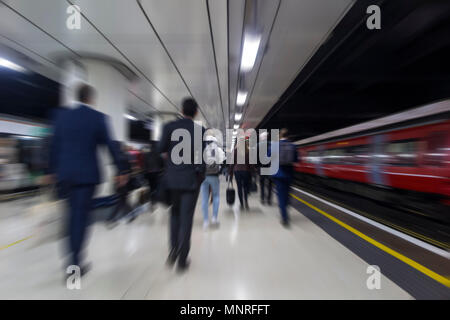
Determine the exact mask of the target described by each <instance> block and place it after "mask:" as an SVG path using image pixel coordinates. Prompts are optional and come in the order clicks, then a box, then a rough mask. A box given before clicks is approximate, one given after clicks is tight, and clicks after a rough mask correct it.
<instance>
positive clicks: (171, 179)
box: [158, 99, 206, 272]
mask: <svg viewBox="0 0 450 320" xmlns="http://www.w3.org/2000/svg"><path fill="white" fill-rule="evenodd" d="M197 109H198V105H197V103H196V102H195V100H193V99H185V100H184V101H183V109H182V112H183V116H184V117H183V119H180V120H176V121H173V122H170V123H168V124H167V125H166V126H165V127H164V129H163V132H162V137H161V141H160V144H159V146H158V152H159V153H165V154H166V159H167V164H166V170H165V173H164V175H163V178H162V179H163V182H162V183H163V184H164V185H165V188H166V189H167V190H168V192H169V193H170V201H171V205H172V208H171V215H170V253H169V257H168V259H167V263H168V265H170V266H173V265H174V264H175V262H176V260H177V259H178V266H177V270H178V271H179V272H182V271H185V270H186V269H187V268H188V267H189V261H188V259H187V257H188V254H189V249H190V242H191V233H192V220H193V217H194V211H195V205H196V203H197V198H198V194H199V190H200V185H201V183H202V182H203V180H204V177H205V170H206V167H205V164H204V163H203V150H204V148H205V144H204V142H203V134H204V132H205V128H203V127H201V126H199V125H197V124H196V123H194V121H193V119H194V118H195V116H196V114H197ZM172 139H174V140H175V141H172ZM181 144H183V145H184V146H186V148H190V150H186V149H181V150H180V145H181ZM172 151H173V152H172ZM188 151H190V152H188ZM184 152H187V153H184ZM172 153H173V154H172ZM182 158H183V159H182Z"/></svg>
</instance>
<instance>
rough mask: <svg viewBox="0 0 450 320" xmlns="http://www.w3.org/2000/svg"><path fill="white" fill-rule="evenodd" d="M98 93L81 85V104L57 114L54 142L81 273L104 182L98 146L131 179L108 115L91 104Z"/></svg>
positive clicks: (55, 174)
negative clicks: (98, 187)
mask: <svg viewBox="0 0 450 320" xmlns="http://www.w3.org/2000/svg"><path fill="white" fill-rule="evenodd" d="M95 95H96V93H95V90H94V89H93V88H92V87H91V86H88V85H81V86H80V88H79V89H78V101H80V104H79V105H78V106H77V107H76V108H75V109H70V110H65V111H63V112H60V113H59V114H58V115H57V118H56V119H55V123H54V132H53V139H52V141H51V146H50V165H49V168H50V174H51V175H52V176H51V177H52V178H51V180H56V182H57V183H58V185H59V186H60V190H61V193H60V195H62V196H63V197H64V198H67V201H68V206H69V217H68V219H69V223H68V227H69V230H68V231H69V252H70V264H72V265H76V266H79V267H80V269H81V274H84V273H85V272H87V271H88V270H87V266H86V265H80V262H81V261H80V258H81V257H80V253H81V250H82V247H83V242H84V238H85V234H86V228H87V225H88V218H89V211H90V210H91V205H92V198H93V196H94V191H95V187H96V185H98V184H99V183H100V173H99V164H98V159H97V147H98V146H100V145H105V146H107V147H108V149H109V151H110V153H111V155H112V158H113V160H114V163H115V165H116V167H117V169H118V172H119V174H120V175H119V176H118V180H119V184H121V185H123V184H124V183H125V182H126V179H127V176H126V175H124V174H122V172H123V170H125V168H122V165H121V162H120V156H119V150H117V148H116V146H115V144H114V143H113V140H112V139H111V136H110V133H109V130H108V125H107V120H106V116H105V115H104V114H103V113H101V112H98V111H96V110H94V109H92V107H91V105H93V104H94V103H95Z"/></svg>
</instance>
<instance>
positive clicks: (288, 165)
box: [272, 128, 298, 227]
mask: <svg viewBox="0 0 450 320" xmlns="http://www.w3.org/2000/svg"><path fill="white" fill-rule="evenodd" d="M287 135H288V131H287V129H285V128H283V129H281V130H280V141H279V142H273V143H272V145H273V144H275V143H278V147H279V148H278V157H276V156H275V158H278V160H279V169H278V171H277V173H276V174H274V175H273V176H272V177H273V179H274V182H275V185H276V189H277V196H278V205H279V207H280V213H281V224H282V225H283V226H285V227H288V226H289V214H288V212H287V206H288V204H289V188H290V185H291V183H292V179H293V177H294V163H295V162H297V160H298V157H297V150H296V147H295V145H294V144H293V143H291V142H290V141H289V140H288V139H287ZM272 159H274V155H272Z"/></svg>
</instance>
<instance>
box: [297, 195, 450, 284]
mask: <svg viewBox="0 0 450 320" xmlns="http://www.w3.org/2000/svg"><path fill="white" fill-rule="evenodd" d="M291 196H292V197H293V198H295V199H296V200H298V201H300V202H302V203H303V204H305V205H307V206H308V207H310V208H312V209H314V210H315V211H317V212H319V213H320V214H322V215H324V216H325V217H327V218H328V219H330V220H332V221H334V222H335V223H337V224H338V225H340V226H341V227H343V228H345V229H347V230H348V231H350V232H352V233H354V234H356V235H357V236H358V237H360V238H362V239H364V240H366V241H367V242H369V243H370V244H372V245H374V246H375V247H377V248H379V249H381V250H383V251H384V252H386V253H389V254H390V255H392V256H394V257H396V258H397V259H399V260H401V261H403V262H404V263H406V264H408V265H410V266H411V267H413V268H414V269H416V270H418V271H420V272H422V273H423V274H425V275H427V276H429V277H430V278H432V279H434V280H436V281H437V282H439V283H441V284H443V285H444V286H446V287H450V278H448V277H445V276H442V275H440V274H438V273H436V272H434V271H432V270H430V269H428V268H427V267H424V266H423V265H421V264H420V263H417V262H415V261H414V260H412V259H410V258H408V257H406V256H404V255H402V254H401V253H398V252H397V251H395V250H392V249H391V248H389V247H387V246H385V245H384V244H381V243H380V242H378V241H376V240H374V239H372V238H371V237H368V236H366V235H365V234H363V233H362V232H360V231H358V230H356V229H355V228H353V227H351V226H349V225H348V224H346V223H344V222H342V221H340V220H339V219H336V218H335V217H333V216H332V215H330V214H328V213H326V212H325V211H323V210H321V209H319V208H317V207H315V206H313V205H312V204H310V203H308V202H306V201H305V200H303V199H300V198H299V197H297V196H296V195H295V194H292V193H291Z"/></svg>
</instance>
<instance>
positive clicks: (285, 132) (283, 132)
mask: <svg viewBox="0 0 450 320" xmlns="http://www.w3.org/2000/svg"><path fill="white" fill-rule="evenodd" d="M288 134H289V132H288V129H286V128H283V129H281V130H280V139H287V137H288Z"/></svg>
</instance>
